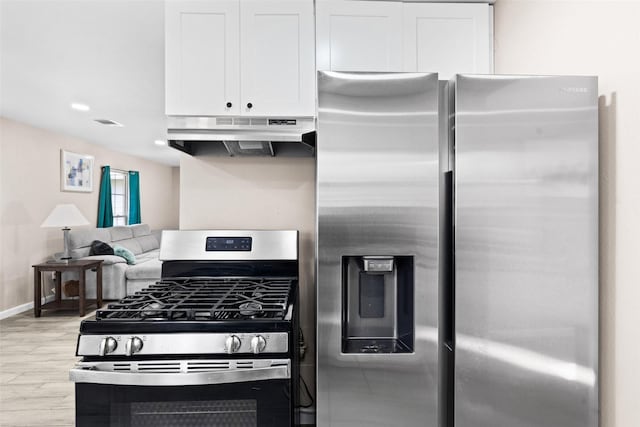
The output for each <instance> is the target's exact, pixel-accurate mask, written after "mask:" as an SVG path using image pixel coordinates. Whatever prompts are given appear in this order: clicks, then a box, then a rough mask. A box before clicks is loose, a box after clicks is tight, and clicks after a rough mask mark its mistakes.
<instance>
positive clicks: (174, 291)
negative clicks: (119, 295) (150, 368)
mask: <svg viewBox="0 0 640 427" xmlns="http://www.w3.org/2000/svg"><path fill="white" fill-rule="evenodd" d="M296 286H297V280H296V279H295V278H286V277H285V278H212V277H187V278H170V279H167V278H165V279H162V280H160V281H159V282H157V283H156V284H154V285H151V286H149V287H148V288H145V289H143V290H141V291H138V292H136V293H135V294H133V295H129V296H127V297H125V298H123V299H121V300H120V301H118V302H114V303H109V304H108V305H107V307H106V308H104V309H101V310H98V311H96V316H95V318H93V319H88V320H85V321H83V322H82V323H81V325H80V332H81V333H159V332H162V333H167V332H169V333H173V332H230V331H237V332H252V331H263V332H269V331H288V330H290V329H291V320H292V310H293V305H294V302H295V299H296V297H295V293H296Z"/></svg>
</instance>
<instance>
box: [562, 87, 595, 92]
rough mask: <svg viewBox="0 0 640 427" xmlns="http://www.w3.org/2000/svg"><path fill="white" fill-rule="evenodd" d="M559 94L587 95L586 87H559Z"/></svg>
mask: <svg viewBox="0 0 640 427" xmlns="http://www.w3.org/2000/svg"><path fill="white" fill-rule="evenodd" d="M560 92H564V93H589V89H588V88H586V87H561V88H560Z"/></svg>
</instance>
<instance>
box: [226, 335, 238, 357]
mask: <svg viewBox="0 0 640 427" xmlns="http://www.w3.org/2000/svg"><path fill="white" fill-rule="evenodd" d="M240 344H241V343H240V338H238V337H237V336H236V335H229V336H228V337H227V339H226V340H225V342H224V347H225V350H226V351H227V353H228V354H233V353H235V352H236V351H238V350H240Z"/></svg>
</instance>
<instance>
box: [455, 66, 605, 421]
mask: <svg viewBox="0 0 640 427" xmlns="http://www.w3.org/2000/svg"><path fill="white" fill-rule="evenodd" d="M453 84H454V86H455V97H454V100H455V101H454V106H453V110H454V112H455V205H456V217H455V251H456V252H455V253H456V259H455V263H456V264H455V277H456V288H455V303H456V307H455V310H456V311H455V325H456V334H455V349H456V353H455V384H454V387H455V425H456V426H457V427H498V426H501V427H507V426H508V427H559V426H562V427H596V426H597V425H598V104H597V80H596V78H593V77H538V76H470V75H462V76H457V77H456V78H455V79H454V81H453Z"/></svg>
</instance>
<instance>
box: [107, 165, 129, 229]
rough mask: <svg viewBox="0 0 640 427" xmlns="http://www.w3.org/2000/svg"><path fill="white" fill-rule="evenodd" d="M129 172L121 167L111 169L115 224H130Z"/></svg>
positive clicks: (112, 205) (112, 204)
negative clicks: (120, 168)
mask: <svg viewBox="0 0 640 427" xmlns="http://www.w3.org/2000/svg"><path fill="white" fill-rule="evenodd" d="M128 177H129V173H128V172H127V171H123V170H119V169H111V207H112V209H113V225H127V224H128V222H129V221H128V220H129V218H128V214H129V209H128V208H129V207H128V200H129V185H128V184H129V183H128Z"/></svg>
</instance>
